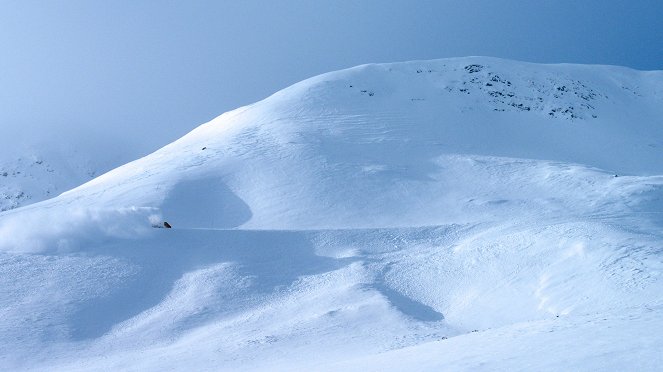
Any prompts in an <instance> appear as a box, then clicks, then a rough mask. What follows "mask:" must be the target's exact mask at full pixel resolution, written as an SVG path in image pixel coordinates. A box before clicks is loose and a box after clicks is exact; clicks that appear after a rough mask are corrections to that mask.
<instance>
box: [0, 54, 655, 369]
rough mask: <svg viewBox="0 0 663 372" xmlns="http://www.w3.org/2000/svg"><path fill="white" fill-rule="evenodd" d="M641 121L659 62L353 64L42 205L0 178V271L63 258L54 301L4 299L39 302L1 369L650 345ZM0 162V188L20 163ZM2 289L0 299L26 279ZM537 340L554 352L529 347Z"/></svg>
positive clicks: (614, 359) (326, 364)
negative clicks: (644, 340)
mask: <svg viewBox="0 0 663 372" xmlns="http://www.w3.org/2000/svg"><path fill="white" fill-rule="evenodd" d="M662 118H663V72H641V71H635V70H631V69H626V68H621V67H611V66H583V65H566V64H562V65H541V64H531V63H522V62H515V61H507V60H501V59H494V58H485V57H470V58H457V59H444V60H434V61H414V62H405V63H394V64H374V65H364V66H358V67H355V68H351V69H348V70H343V71H337V72H331V73H328V74H324V75H320V76H317V77H314V78H311V79H308V80H305V81H302V82H300V83H298V84H295V85H293V86H291V87H289V88H286V89H284V90H282V91H279V92H277V93H275V94H274V95H272V96H270V97H268V98H266V99H265V100H263V101H260V102H257V103H255V104H252V105H249V106H246V107H242V108H239V109H237V110H234V111H231V112H227V113H225V114H223V115H221V116H219V117H218V118H216V119H214V120H212V121H210V122H209V123H206V124H203V125H201V126H200V127H198V128H196V129H194V130H193V131H192V132H190V133H189V134H187V135H186V136H184V137H182V138H181V139H179V140H177V141H175V142H173V143H171V144H169V145H167V146H165V147H163V148H162V149H160V150H158V151H156V152H154V153H152V154H150V155H148V156H146V157H144V158H141V159H138V160H136V161H133V162H131V163H128V164H126V165H123V166H121V167H119V168H116V169H114V170H112V171H110V172H108V173H106V174H103V175H101V176H99V177H97V178H95V179H93V180H91V181H89V182H87V183H85V184H83V185H81V186H79V187H76V188H74V189H71V190H70V191H67V192H65V193H63V194H62V195H59V196H57V197H55V198H51V199H47V200H43V201H40V202H38V203H34V204H30V205H25V202H26V201H28V200H29V201H37V200H39V199H44V198H45V197H47V196H49V195H43V194H39V192H38V191H36V192H35V193H33V194H28V192H26V191H23V189H22V187H23V186H22V184H21V182H15V183H13V184H9V183H3V184H1V185H2V187H4V188H0V193H1V194H0V195H2V197H3V198H4V204H2V206H3V209H8V208H14V207H18V206H21V205H25V206H23V207H21V208H17V209H12V210H7V211H5V212H2V213H1V214H0V250H1V251H2V252H3V254H4V255H5V256H6V257H11V259H9V261H7V262H5V263H4V264H3V266H1V267H2V270H6V271H7V272H13V273H20V272H21V271H20V269H19V266H20V265H22V261H21V260H27V261H30V262H31V264H34V265H37V266H39V267H40V268H41V269H40V270H41V271H44V272H46V271H48V270H50V271H49V272H55V271H57V270H61V269H62V268H65V267H66V270H64V271H62V273H63V274H62V275H61V276H58V280H59V283H61V284H62V286H64V287H66V288H68V289H67V290H66V291H64V292H63V293H62V294H61V296H59V297H58V298H53V297H49V293H47V292H48V291H45V290H44V291H40V290H38V289H35V293H33V294H32V296H33V297H34V298H42V300H41V301H42V302H41V303H44V304H45V305H40V307H39V308H37V307H34V308H32V307H30V306H32V305H30V304H28V303H20V304H18V303H11V304H10V305H8V306H9V307H8V309H9V310H8V314H9V315H8V316H7V317H6V319H7V320H6V321H7V322H14V323H12V324H26V323H25V322H23V323H21V314H24V313H26V311H28V310H29V311H35V312H37V313H40V312H42V313H44V314H46V313H48V311H49V309H58V311H57V312H53V313H52V314H51V313H49V314H50V315H49V317H50V318H49V319H51V318H52V319H51V321H49V322H45V323H44V324H41V323H39V324H37V323H38V322H37V323H30V322H28V324H27V325H25V326H24V327H18V328H11V327H5V328H3V327H0V330H3V331H1V332H4V334H2V333H0V335H1V336H2V337H0V340H9V339H12V340H13V339H19V340H22V341H21V343H20V344H16V345H10V344H7V345H5V343H6V342H4V341H3V343H2V344H0V349H5V350H12V355H13V356H12V357H11V358H9V359H7V360H9V361H10V363H13V364H12V365H15V366H19V367H20V366H26V364H22V363H24V362H21V359H20V356H21V355H29V354H30V353H33V352H35V351H44V350H60V351H62V350H65V351H62V355H60V356H59V357H58V361H57V363H59V364H58V365H59V366H60V368H62V369H69V368H70V367H80V366H83V365H84V366H85V367H84V368H93V369H94V368H99V369H107V368H110V367H113V366H116V367H117V366H120V365H123V364H122V363H125V362H126V360H136V361H137V363H138V361H140V362H139V364H137V366H134V367H135V368H139V369H140V368H142V367H144V368H147V369H159V367H165V366H166V365H167V366H168V367H172V366H175V367H177V366H179V367H185V366H191V364H190V363H194V365H197V366H199V367H200V368H201V369H205V366H204V365H200V364H195V363H202V362H201V360H215V361H217V362H218V363H219V364H218V365H222V366H224V367H227V368H229V369H232V368H233V367H238V368H240V367H241V368H261V367H263V368H264V367H269V368H276V369H278V368H282V369H293V368H294V366H297V367H302V366H308V367H311V368H314V369H320V368H328V369H335V368H342V369H348V368H350V369H352V368H358V366H365V365H373V366H381V365H382V366H390V367H391V368H400V369H407V367H408V363H414V362H415V361H416V360H418V361H419V362H425V363H426V365H427V366H429V367H430V368H431V369H436V368H439V367H440V366H444V367H445V368H449V369H472V368H474V367H477V366H479V364H472V363H474V362H476V363H479V362H480V361H481V360H483V359H481V358H482V357H481V356H480V355H478V354H476V353H479V352H478V351H476V350H481V355H483V356H484V357H487V356H491V355H502V354H500V353H503V352H504V350H502V351H500V350H501V349H499V348H500V347H501V346H499V345H506V346H504V347H505V348H507V349H508V350H509V352H511V353H512V354H509V358H507V357H506V356H504V357H498V358H496V360H495V361H492V364H491V362H490V361H489V362H488V364H480V365H482V366H485V365H489V366H493V367H495V369H512V368H515V367H518V366H519V365H520V366H522V364H518V363H523V362H527V363H528V366H532V367H534V368H533V369H546V368H548V369H551V368H552V369H568V368H571V367H575V366H577V365H578V364H575V363H580V362H587V363H589V364H587V368H588V369H601V368H606V367H611V368H615V367H618V366H624V367H626V366H629V367H633V365H632V364H628V363H629V359H628V354H629V351H628V350H632V347H638V346H637V345H635V344H633V342H635V341H633V340H636V339H638V340H640V339H641V338H638V336H639V335H633V336H634V337H631V338H630V340H631V341H628V342H631V344H629V345H630V346H629V345H626V346H623V345H625V344H624V342H625V341H624V337H622V335H623V334H624V333H625V332H631V333H633V332H644V333H645V334H647V335H648V336H647V337H649V336H652V337H651V338H648V339H651V340H653V339H656V340H658V341H652V342H653V344H656V345H659V346H660V337H659V336H656V337H658V338H655V337H654V336H653V335H649V334H648V333H647V329H654V328H656V326H660V321H657V320H656V319H661V317H660V316H659V317H658V318H656V317H655V316H653V315H652V314H657V313H660V311H661V309H663V297H662V296H663V281H662V280H661V278H660V272H661V270H660V268H661V267H663V257H662V255H661V252H662V251H663V239H662V235H661V225H662V224H663V214H661V212H662V211H663V176H662V175H663V161H662V159H663V156H662V155H663V119H662ZM2 167H4V168H2V169H0V180H4V179H9V177H10V176H11V177H14V178H13V179H17V178H16V176H17V174H18V172H19V171H20V172H24V170H22V169H19V168H21V167H23V168H25V167H24V166H21V165H13V166H11V167H10V166H7V165H3V166H2ZM12 167H13V168H12ZM40 177H42V176H40ZM39 180H40V181H41V180H42V178H39ZM43 184H44V185H46V184H48V175H47V174H45V175H44V176H43ZM8 185H9V186H8ZM26 190H27V188H26ZM166 223H167V225H166ZM155 226H156V227H163V226H171V227H172V228H170V229H155V228H153V227H155ZM24 253H32V254H31V255H25V254H24ZM16 257H20V259H19V258H16ZM42 257H55V258H53V261H48V260H44V259H42ZM53 265H56V266H57V265H59V266H57V268H56V267H55V266H53ZM90 267H92V269H89V268H90ZM58 272H60V271H58ZM77 273H78V274H77ZM70 274H71V275H70ZM58 275H59V274H58ZM67 275H70V276H71V277H69V276H67ZM79 275H85V277H86V278H87V279H86V281H85V283H82V284H81V281H80V280H79V279H78V276H79ZM8 276H12V277H13V279H12V280H14V283H19V284H11V285H10V284H7V285H10V286H12V288H16V289H15V292H16V293H19V292H20V289H19V287H18V286H19V285H20V286H23V287H25V288H33V287H35V286H34V285H32V286H31V284H30V283H32V282H31V280H33V279H32V277H31V276H30V275H27V274H26V275H22V274H21V275H18V276H16V275H8ZM0 277H3V276H2V275H0ZM67 283H68V284H67ZM118 283H119V284H118ZM14 286H15V287H14ZM88 287H89V288H88ZM42 292H43V293H42ZM40 296H41V297H40ZM127 299H128V300H127ZM79 305H80V306H79ZM26 309H27V310H26ZM644 309H649V310H644ZM40 314H41V313H40ZM293 314H295V315H293ZM592 314H600V315H597V317H599V318H601V319H603V321H604V322H607V323H609V325H610V327H607V328H606V327H604V325H605V324H603V323H601V322H594V320H597V319H598V318H596V319H594V315H592ZM659 315H660V314H659ZM562 318H564V319H566V320H564V321H563V323H559V322H562V320H559V319H562ZM91 319H93V320H94V321H92V320H91ZM88 320H89V321H88ZM603 321H602V322H603ZM555 322H558V323H555ZM607 323H606V324H607ZM8 324H9V323H8ZM560 324H564V326H560ZM601 324H603V325H601ZM599 328H600V330H601V331H602V332H603V331H605V330H606V329H608V328H610V329H613V330H617V331H615V332H612V331H605V332H604V333H605V334H603V336H602V337H603V338H602V339H603V340H604V341H605V340H607V341H606V342H605V343H604V344H601V345H603V346H601V347H599V346H596V345H594V346H596V347H594V346H592V345H593V344H592V342H590V341H591V340H587V337H584V338H583V337H579V336H580V333H577V334H576V333H574V332H576V331H575V330H578V332H581V333H582V334H596V331H597V330H599ZM472 331H479V332H474V333H473V332H472ZM553 331H554V332H553ZM321 334H324V335H325V339H326V346H327V347H326V348H325V350H324V351H322V350H320V349H319V348H316V347H315V345H316V342H315V341H314V340H315V339H316V338H318V339H319V335H321ZM34 335H37V336H34ZM219 335H224V336H219ZM523 335H526V336H523ZM42 336H43V337H42ZM523 337H525V338H527V340H523ZM173 340H175V341H173ZM201 340H202V341H204V342H201ZM509 340H515V341H513V342H520V344H519V345H520V346H523V345H528V346H527V347H525V348H524V349H523V347H515V346H514V345H515V344H513V342H512V341H509ZM583 340H584V341H583ZM610 340H618V341H615V342H611V341H610ZM509 342H511V344H510V343H509ZM560 342H562V343H566V344H565V345H567V346H568V347H565V350H566V351H565V352H564V353H565V355H568V358H566V359H565V360H560V358H559V354H560V352H559V350H557V351H555V350H556V349H554V348H552V349H551V348H548V347H544V345H549V344H550V343H553V344H556V343H560ZM574 342H575V343H576V344H574V345H570V344H569V343H571V344H572V343H574ZM628 342H627V343H628ZM82 344H84V345H85V348H83V349H84V350H83V351H77V350H80V349H81V348H80V345H82ZM653 344H647V345H650V346H644V347H642V348H640V349H639V350H641V351H642V352H643V353H644V354H647V355H649V354H651V355H650V358H644V359H643V360H650V361H651V360H656V358H655V357H654V356H656V355H657V352H658V350H660V348H657V347H651V345H653ZM17 345H18V346H17ZM71 345H77V346H76V347H75V348H74V347H71V348H70V346H71ZM154 345H159V346H158V350H157V349H155V346H154ZM182 345H186V347H183V346H182ZM210 345H211V346H210ZM468 345H472V347H468ZM509 345H511V346H514V347H510V346H509ZM605 345H610V347H608V349H609V350H607V349H606V347H604V346H605ZM622 346H623V347H622ZM7 348H9V349H7ZM629 348H631V349H629ZM74 349H75V350H74ZM498 349H499V350H498ZM136 350H138V351H136ZM182 350H184V351H182ZM472 350H475V351H476V353H475V354H472V352H473V351H472ZM505 350H506V349H505ZM606 350H607V351H606ZM291 351H292V352H291ZM295 351H296V352H295ZM99 353H102V354H104V358H103V360H102V359H99V358H96V357H95V355H99ZM471 354H472V355H471ZM608 354H609V355H610V357H609V358H608V357H605V355H608ZM201 355H202V357H201ZM533 355H534V356H535V357H533ZM306 356H310V358H309V359H307V358H306ZM532 358H535V359H536V358H539V359H537V360H539V361H543V362H541V363H540V364H537V363H538V362H537V361H533V359H532ZM480 359H481V360H480ZM81 360H85V364H80V363H81ZM339 360H343V361H344V362H342V363H341V364H337V363H339ZM247 361H251V362H250V363H249V362H247ZM35 363H36V364H35V365H30V367H35V366H37V367H38V366H39V363H38V362H35ZM47 363H48V360H44V361H43V365H46V364H47ZM187 363H189V364H187ZM246 363H248V364H246ZM261 363H262V364H261ZM335 363H336V364H335ZM482 363H483V362H482ZM509 363H516V364H509ZM565 363H566V364H565ZM643 363H644V364H642V365H641V367H643V368H645V369H646V368H647V367H652V366H653V365H650V364H647V363H646V362H643ZM247 366H248V367H247Z"/></svg>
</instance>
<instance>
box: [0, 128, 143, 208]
mask: <svg viewBox="0 0 663 372" xmlns="http://www.w3.org/2000/svg"><path fill="white" fill-rule="evenodd" d="M100 141H101V140H100V139H96V140H93V141H91V142H92V143H93V144H91V145H89V146H88V147H94V144H98V143H99V142H100ZM11 145H13V146H5V148H3V149H0V212H4V211H7V210H10V209H15V208H18V207H21V206H24V205H28V204H32V203H36V202H39V201H42V200H46V199H49V198H52V197H55V196H57V195H59V194H61V193H63V192H65V191H67V190H69V189H71V188H73V187H76V186H79V185H81V184H82V183H85V182H87V181H90V180H92V179H93V178H94V177H96V176H98V175H99V174H102V173H104V172H105V171H108V170H111V169H113V168H115V166H117V165H119V164H123V163H124V162H126V160H125V159H126V153H127V152H131V153H136V152H137V151H135V150H134V149H132V150H131V151H127V149H126V148H124V149H122V151H118V149H114V150H113V151H104V150H105V147H106V146H107V145H106V146H101V149H89V148H85V146H81V143H80V142H79V141H78V140H70V141H67V142H59V141H58V142H55V143H51V144H44V143H43V140H35V141H34V142H33V143H30V144H20V145H16V144H11ZM125 147H126V146H125ZM3 150H4V151H3ZM100 152H101V153H100ZM123 160H125V161H123Z"/></svg>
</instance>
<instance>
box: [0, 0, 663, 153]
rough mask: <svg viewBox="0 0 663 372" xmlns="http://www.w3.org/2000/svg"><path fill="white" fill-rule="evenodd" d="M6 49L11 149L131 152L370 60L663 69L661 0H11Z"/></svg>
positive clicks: (3, 21)
mask: <svg viewBox="0 0 663 372" xmlns="http://www.w3.org/2000/svg"><path fill="white" fill-rule="evenodd" d="M0 53H1V54H0V129H1V133H2V134H1V135H2V136H3V137H4V138H3V141H2V142H3V143H4V146H5V147H6V146H9V144H10V143H19V142H21V141H26V140H27V141H30V140H33V139H34V138H38V137H39V138H45V139H47V140H59V141H74V143H76V140H77V141H79V142H81V141H83V142H84V141H86V140H87V139H95V138H105V139H107V141H108V143H112V144H113V147H114V148H118V147H121V146H122V144H125V143H126V144H127V150H126V153H125V156H126V159H125V160H131V159H133V158H136V157H138V156H141V155H144V154H147V153H149V152H151V151H153V150H155V149H157V148H159V147H161V146H163V145H165V144H167V143H169V142H171V141H173V140H175V139H177V138H179V137H180V136H182V135H184V134H185V133H187V132H188V131H190V130H191V129H193V128H194V127H196V126H197V125H199V124H201V123H203V122H205V121H208V120H210V119H212V118H214V117H216V116H218V115H219V114H221V113H223V112H225V111H228V110H231V109H233V108H236V107H238V106H242V105H246V104H250V103H253V102H255V101H257V100H260V99H262V98H264V97H266V96H268V95H270V94H272V93H274V92H275V91H277V90H279V89H282V88H285V87H287V86H289V85H291V84H293V83H295V82H297V81H300V80H303V79H306V78H308V77H311V76H313V75H317V74H320V73H324V72H328V71H332V70H338V69H342V68H346V67H351V66H354V65H358V64H363V63H370V62H394V61H405V60H415V59H434V58H444V57H459V56H468V55H485V56H494V57H502V58H510V59H518V60H523V61H532V62H545V63H558V62H569V63H591V64H614V65H623V66H629V67H632V68H636V69H644V70H651V69H663V1H660V0H636V1H625V0H587V1H582V0H557V1H552V0H551V1H544V0H523V1H515V0H500V1H496V0H475V1H472V0H462V1H460V0H459V1H450V0H447V1H445V0H438V1H412V0H408V1H400V0H389V1H383V0H363V1H362V0H340V1H321V0H318V1H316V0H309V1H305V0H299V1H297V0H285V1H284V0H279V1H276V0H273V1H267V0H264V1H251V0H237V1H137V0H122V1H101V0H96V1H92V0H82V1H75V0H66V1H64V0H63V1H26V0H15V1H8V0H5V1H1V2H0ZM91 142H94V141H91ZM115 145H117V146H115Z"/></svg>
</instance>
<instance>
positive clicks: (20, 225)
mask: <svg viewBox="0 0 663 372" xmlns="http://www.w3.org/2000/svg"><path fill="white" fill-rule="evenodd" d="M61 211H62V210H61V209H58V212H55V211H49V210H40V209H29V210H25V211H21V212H18V213H10V214H7V215H5V216H2V217H0V251H11V252H20V253H63V252H71V251H73V250H76V249H80V248H83V247H84V245H85V243H89V242H99V241H103V240H105V239H108V238H125V239H129V238H134V237H138V236H141V235H144V234H146V233H147V232H148V231H149V230H150V223H151V221H152V220H157V219H159V218H160V217H159V214H158V213H157V210H156V209H155V208H147V207H128V208H117V209H91V208H74V209H69V210H67V212H66V214H62V213H61Z"/></svg>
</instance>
